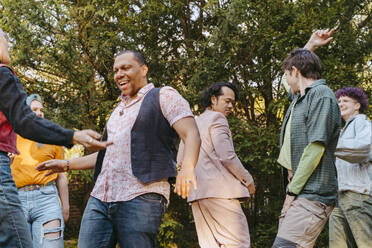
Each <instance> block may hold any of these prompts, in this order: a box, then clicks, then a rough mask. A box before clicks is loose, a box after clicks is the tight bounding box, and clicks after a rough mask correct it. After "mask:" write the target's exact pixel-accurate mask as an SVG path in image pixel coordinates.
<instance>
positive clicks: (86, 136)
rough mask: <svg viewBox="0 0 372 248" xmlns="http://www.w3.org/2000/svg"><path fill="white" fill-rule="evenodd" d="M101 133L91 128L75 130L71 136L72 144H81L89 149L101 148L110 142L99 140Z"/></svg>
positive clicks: (110, 142)
mask: <svg viewBox="0 0 372 248" xmlns="http://www.w3.org/2000/svg"><path fill="white" fill-rule="evenodd" d="M100 138H101V135H100V134H99V133H97V132H95V131H93V130H90V129H86V130H82V131H75V132H74V136H73V138H72V143H73V144H81V145H83V146H85V147H86V148H87V149H88V150H90V151H97V150H102V149H105V148H106V147H108V146H109V145H111V144H112V141H99V139H100Z"/></svg>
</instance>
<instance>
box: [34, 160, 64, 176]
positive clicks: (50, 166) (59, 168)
mask: <svg viewBox="0 0 372 248" xmlns="http://www.w3.org/2000/svg"><path fill="white" fill-rule="evenodd" d="M36 170H38V171H44V170H50V171H49V172H48V173H47V174H45V176H49V175H52V174H53V173H60V172H65V171H66V170H67V161H66V160H61V159H52V160H48V161H45V162H42V163H40V164H38V166H36Z"/></svg>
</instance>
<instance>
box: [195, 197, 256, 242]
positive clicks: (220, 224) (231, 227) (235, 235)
mask: <svg viewBox="0 0 372 248" xmlns="http://www.w3.org/2000/svg"><path fill="white" fill-rule="evenodd" d="M191 206H192V213H193V215H194V220H195V226H196V231H197V233H198V240H199V245H200V247H201V248H218V247H223V248H228V247H234V248H238V247H239V248H249V247H250V236H249V230H248V222H247V218H246V217H245V215H244V212H243V210H242V207H241V206H240V202H239V200H237V199H222V198H207V199H202V200H197V201H194V202H193V203H192V205H191Z"/></svg>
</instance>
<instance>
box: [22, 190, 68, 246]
mask: <svg viewBox="0 0 372 248" xmlns="http://www.w3.org/2000/svg"><path fill="white" fill-rule="evenodd" d="M18 194H19V199H20V200H21V203H22V208H23V212H24V214H25V216H26V220H27V223H28V224H29V228H30V231H31V234H32V242H33V247H34V248H62V247H63V229H64V222H63V216H62V209H61V205H60V203H59V198H58V191H57V187H56V186H55V185H48V186H45V187H42V188H40V189H36V190H32V191H21V190H19V191H18ZM48 235H52V237H48Z"/></svg>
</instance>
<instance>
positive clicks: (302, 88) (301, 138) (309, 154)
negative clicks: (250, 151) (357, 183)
mask: <svg viewBox="0 0 372 248" xmlns="http://www.w3.org/2000/svg"><path fill="white" fill-rule="evenodd" d="M333 31H334V30H333V29H332V30H331V31H328V30H318V31H316V32H314V34H313V35H312V36H311V38H310V40H309V41H308V43H307V44H306V46H305V48H304V49H298V48H297V49H294V50H293V51H292V52H291V53H290V54H289V55H288V57H287V58H286V59H285V61H284V63H283V69H284V72H285V77H286V81H287V83H288V85H289V87H290V89H291V94H292V96H293V97H292V100H293V101H292V103H291V105H290V107H289V108H288V111H287V113H286V115H285V117H284V120H283V125H282V130H281V139H280V143H281V152H280V155H279V158H278V162H279V163H280V164H281V165H282V166H283V167H284V168H286V169H288V172H289V175H291V174H292V173H293V178H291V176H289V177H288V178H289V180H290V182H289V184H288V187H287V195H286V200H285V202H284V206H283V209H282V214H281V216H280V220H279V230H278V234H277V237H276V239H275V242H274V244H273V247H274V248H279V247H288V248H289V247H293V248H296V247H313V246H314V244H315V241H316V239H317V237H318V235H319V234H320V232H321V231H322V229H323V227H324V225H325V224H326V222H327V219H328V217H329V215H330V213H331V211H332V209H333V207H334V205H335V201H336V197H337V179H336V169H335V165H334V163H335V158H334V151H335V148H336V145H337V139H338V135H339V131H340V125H341V116H340V110H339V107H338V105H337V99H336V98H335V96H334V94H333V92H332V90H331V89H330V88H328V87H327V86H326V84H325V80H324V79H321V63H320V59H319V58H318V56H317V55H316V54H314V53H313V52H312V51H313V50H314V49H315V48H316V47H319V46H321V45H324V44H327V43H328V42H329V41H330V40H331V39H332V37H330V36H331V35H332V33H333Z"/></svg>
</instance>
